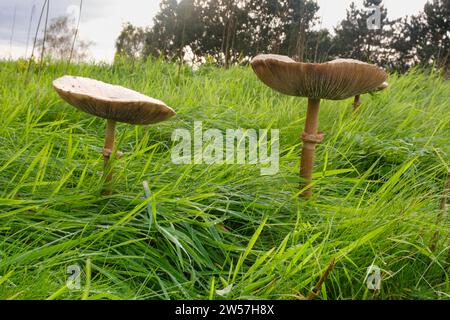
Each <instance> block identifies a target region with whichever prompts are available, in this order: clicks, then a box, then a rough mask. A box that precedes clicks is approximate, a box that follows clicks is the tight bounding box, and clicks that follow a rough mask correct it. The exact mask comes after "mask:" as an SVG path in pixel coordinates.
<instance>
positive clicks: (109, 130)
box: [103, 119, 116, 195]
mask: <svg viewBox="0 0 450 320" xmlns="http://www.w3.org/2000/svg"><path fill="white" fill-rule="evenodd" d="M115 130H116V122H115V121H114V120H109V119H108V120H107V121H106V136H105V146H104V147H103V159H104V161H103V167H104V172H105V174H107V176H106V179H105V189H104V192H103V194H106V195H108V194H111V193H112V178H113V172H112V169H111V168H109V159H110V157H111V154H112V151H113V150H114V133H115ZM108 170H109V172H108Z"/></svg>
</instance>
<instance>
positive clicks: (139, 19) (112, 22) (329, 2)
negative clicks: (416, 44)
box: [0, 0, 426, 61]
mask: <svg viewBox="0 0 450 320" xmlns="http://www.w3.org/2000/svg"><path fill="white" fill-rule="evenodd" d="M49 1H50V11H49V18H50V19H51V18H54V17H57V16H60V15H64V14H71V15H75V16H76V15H77V13H78V11H79V5H80V0H49ZM352 1H354V2H356V3H357V4H358V5H360V4H361V3H362V2H363V0H317V2H318V3H319V5H320V11H319V15H320V16H321V17H322V26H323V27H327V28H332V27H333V26H335V25H336V24H337V23H338V22H339V21H340V20H341V19H343V18H344V17H345V13H346V8H348V6H349V5H350V3H351V2H352ZM425 2H426V0H384V5H385V6H386V7H387V9H388V15H389V17H390V18H397V17H402V16H405V15H412V14H416V13H418V12H419V11H421V10H422V8H423V6H424V4H425ZM43 3H44V0H0V58H9V57H11V58H16V57H19V56H24V55H25V53H26V52H28V54H29V53H30V51H31V46H32V39H33V38H34V33H35V31H36V26H37V20H38V18H39V14H40V10H41V8H42V4H43ZM158 8H159V0H126V1H124V0H84V1H83V8H82V12H81V22H80V31H79V36H80V37H81V38H82V39H84V40H89V41H93V42H94V45H93V46H92V47H91V56H92V57H93V58H94V59H95V60H97V61H101V60H103V61H111V60H112V58H113V56H114V42H115V39H116V38H117V36H118V35H119V33H120V30H121V28H122V25H123V23H125V22H131V23H132V24H134V25H137V26H148V25H151V23H152V18H153V16H154V15H155V14H156V12H157V11H158ZM32 12H33V14H32ZM31 16H32V17H33V19H32V21H31V28H30V17H31ZM13 26H14V27H13ZM29 29H30V30H31V31H30V32H28V30H29ZM27 39H29V40H28V41H27ZM27 42H28V43H29V44H28V51H27Z"/></svg>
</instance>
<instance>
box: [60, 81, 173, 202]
mask: <svg viewBox="0 0 450 320" xmlns="http://www.w3.org/2000/svg"><path fill="white" fill-rule="evenodd" d="M53 87H54V88H55V90H56V92H57V93H58V94H59V96H60V97H61V98H62V99H64V100H65V101H66V102H68V103H69V104H71V105H72V106H74V107H76V108H77V109H80V110H81V111H84V112H86V113H89V114H92V115H95V116H98V117H101V118H104V119H106V120H107V122H106V135H105V144H104V148H103V165H104V175H106V177H105V185H104V191H103V194H111V193H112V178H113V171H112V168H110V160H111V155H112V152H113V150H114V143H115V142H114V140H115V138H114V135H115V128H116V122H124V123H129V124H137V125H145V124H152V123H157V122H160V121H164V120H167V119H169V118H170V117H172V116H174V115H175V114H176V112H175V111H174V110H173V109H172V108H170V107H168V106H167V105H166V104H165V103H164V102H162V101H160V100H157V99H154V98H151V97H148V96H146V95H143V94H141V93H139V92H136V91H133V90H131V89H127V88H124V87H121V86H116V85H112V84H108V83H104V82H101V81H97V80H94V79H89V78H83V77H74V76H64V77H61V78H58V79H56V80H54V81H53ZM120 155H121V152H120V151H117V152H116V157H117V158H119V157H120Z"/></svg>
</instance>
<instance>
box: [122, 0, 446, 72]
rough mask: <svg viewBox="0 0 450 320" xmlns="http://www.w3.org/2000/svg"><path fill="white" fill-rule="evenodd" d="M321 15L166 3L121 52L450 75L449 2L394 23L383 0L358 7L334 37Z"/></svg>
mask: <svg viewBox="0 0 450 320" xmlns="http://www.w3.org/2000/svg"><path fill="white" fill-rule="evenodd" d="M406 5H407V4H406ZM374 6H380V9H381V28H380V29H378V30H369V29H368V26H367V20H368V18H369V16H371V15H372V14H373V9H370V8H373V7H374ZM318 10H319V6H318V4H317V2H316V1H313V0H261V1H253V0H239V1H235V0H182V1H177V0H162V1H161V5H160V11H159V13H158V14H157V15H156V16H155V17H154V19H153V25H152V27H151V28H146V29H143V28H138V27H134V26H132V25H130V24H127V25H125V26H124V28H123V30H122V33H121V35H120V36H119V38H118V40H117V42H116V48H117V53H118V55H119V56H128V57H132V58H146V57H148V56H153V57H156V58H158V57H160V56H162V57H164V58H166V59H170V60H182V59H183V57H184V56H185V54H186V53H189V54H188V56H189V59H191V60H193V61H194V62H203V61H205V59H206V60H211V61H214V62H216V63H217V64H218V65H221V66H225V67H228V66H230V65H231V64H235V63H245V62H247V61H248V59H250V58H251V57H253V56H255V55H257V54H259V53H276V54H283V55H288V56H290V57H293V58H295V59H296V60H298V61H314V62H323V61H328V60H332V59H334V58H336V57H341V58H353V59H358V60H362V61H366V62H372V63H376V64H378V65H380V66H383V67H385V68H387V69H390V70H396V71H401V72H404V71H406V70H407V69H409V68H411V67H413V66H416V65H421V66H427V67H429V66H438V67H442V68H446V69H447V70H448V67H449V63H450V61H449V59H450V58H449V57H450V19H449V17H450V0H430V1H429V2H427V3H426V4H425V6H424V8H423V12H421V13H419V14H417V15H415V16H411V17H404V18H400V19H395V20H390V19H388V16H387V10H386V8H385V7H384V6H383V4H382V1H381V0H364V3H363V6H362V7H358V6H356V5H355V4H354V3H352V4H351V6H350V7H349V8H348V9H347V16H346V18H345V19H344V20H342V21H341V22H340V24H339V25H338V26H337V27H336V28H335V29H334V30H333V31H334V32H332V31H331V30H328V29H325V28H323V27H322V25H321V20H320V17H319V16H318ZM136 48H139V49H138V50H136Z"/></svg>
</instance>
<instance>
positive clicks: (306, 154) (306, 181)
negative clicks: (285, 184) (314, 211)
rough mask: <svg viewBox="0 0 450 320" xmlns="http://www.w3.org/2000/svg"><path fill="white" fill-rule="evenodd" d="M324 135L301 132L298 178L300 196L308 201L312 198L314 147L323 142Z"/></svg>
mask: <svg viewBox="0 0 450 320" xmlns="http://www.w3.org/2000/svg"><path fill="white" fill-rule="evenodd" d="M324 137H325V135H324V134H323V133H322V132H319V133H314V134H311V133H306V132H303V133H302V135H301V140H302V141H303V147H302V154H301V164H300V178H301V179H302V181H301V185H300V189H304V188H305V187H308V186H309V187H308V188H307V189H306V190H304V191H303V192H302V193H301V194H300V196H302V197H303V198H306V199H309V198H311V196H312V186H310V185H311V183H312V175H313V171H314V158H315V152H316V145H317V144H318V143H320V142H322V141H323V139H324Z"/></svg>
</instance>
